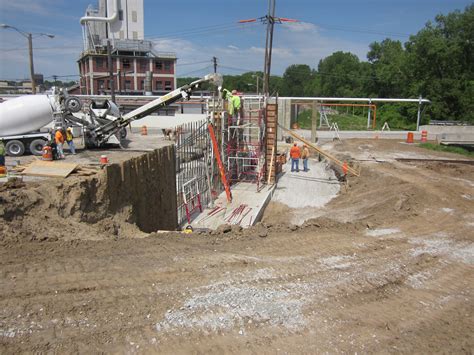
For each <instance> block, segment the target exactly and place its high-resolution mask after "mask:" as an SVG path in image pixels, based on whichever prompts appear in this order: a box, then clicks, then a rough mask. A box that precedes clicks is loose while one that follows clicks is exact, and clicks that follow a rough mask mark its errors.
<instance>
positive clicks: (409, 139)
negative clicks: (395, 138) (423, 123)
mask: <svg viewBox="0 0 474 355" xmlns="http://www.w3.org/2000/svg"><path fill="white" fill-rule="evenodd" d="M407 143H413V132H408V133H407Z"/></svg>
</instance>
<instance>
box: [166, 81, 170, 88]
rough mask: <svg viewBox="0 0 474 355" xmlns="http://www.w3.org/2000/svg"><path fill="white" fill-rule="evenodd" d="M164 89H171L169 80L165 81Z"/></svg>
mask: <svg viewBox="0 0 474 355" xmlns="http://www.w3.org/2000/svg"><path fill="white" fill-rule="evenodd" d="M165 90H171V81H165Z"/></svg>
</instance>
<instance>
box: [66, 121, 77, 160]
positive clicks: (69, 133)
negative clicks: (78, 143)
mask: <svg viewBox="0 0 474 355" xmlns="http://www.w3.org/2000/svg"><path fill="white" fill-rule="evenodd" d="M73 138H74V135H73V134H72V128H71V127H68V128H67V129H66V142H67V145H68V146H69V150H70V151H71V153H72V154H74V155H76V147H75V145H74V140H73Z"/></svg>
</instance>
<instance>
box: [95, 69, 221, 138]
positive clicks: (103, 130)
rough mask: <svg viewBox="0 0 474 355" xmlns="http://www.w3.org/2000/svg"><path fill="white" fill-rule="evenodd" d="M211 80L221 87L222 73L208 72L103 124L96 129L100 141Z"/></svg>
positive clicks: (184, 96)
mask: <svg viewBox="0 0 474 355" xmlns="http://www.w3.org/2000/svg"><path fill="white" fill-rule="evenodd" d="M207 82H211V83H213V84H214V85H216V86H218V87H221V86H222V75H221V74H217V73H213V74H208V75H206V76H205V77H203V78H201V79H198V80H196V81H193V82H192V83H190V84H186V85H183V86H181V87H179V88H177V89H176V90H173V91H171V92H170V93H168V94H166V95H164V96H161V97H159V98H157V99H156V100H153V101H151V102H149V103H147V104H146V105H143V106H141V107H139V108H137V109H135V110H133V111H131V112H129V113H127V114H125V115H123V116H121V117H119V118H118V119H116V120H114V121H110V122H108V123H107V124H105V125H101V126H99V127H97V128H96V129H95V133H96V135H97V137H98V139H99V140H100V141H101V142H99V143H102V142H105V141H107V139H108V138H109V137H110V136H111V135H113V134H115V133H117V132H118V131H120V130H121V129H122V128H124V127H126V126H128V125H129V124H130V123H131V122H133V121H135V120H139V119H141V118H143V117H145V116H147V115H149V114H151V113H153V112H155V111H156V110H158V109H160V108H162V107H165V106H168V105H171V104H172V103H174V102H176V101H178V100H180V99H185V100H187V99H189V97H190V95H191V93H192V92H193V91H194V90H196V89H198V88H199V87H200V85H201V84H203V83H207Z"/></svg>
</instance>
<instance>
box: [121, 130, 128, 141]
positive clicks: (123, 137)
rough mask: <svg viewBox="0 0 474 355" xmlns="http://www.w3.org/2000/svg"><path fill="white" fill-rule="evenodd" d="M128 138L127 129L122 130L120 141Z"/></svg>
mask: <svg viewBox="0 0 474 355" xmlns="http://www.w3.org/2000/svg"><path fill="white" fill-rule="evenodd" d="M125 138H127V129H126V128H122V129H121V130H120V139H125Z"/></svg>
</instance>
